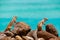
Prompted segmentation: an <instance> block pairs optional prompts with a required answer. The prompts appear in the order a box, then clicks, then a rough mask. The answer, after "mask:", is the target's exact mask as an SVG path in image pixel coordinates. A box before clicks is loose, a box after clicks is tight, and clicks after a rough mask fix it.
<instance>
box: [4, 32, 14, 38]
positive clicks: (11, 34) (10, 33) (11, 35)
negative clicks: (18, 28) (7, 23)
mask: <svg viewBox="0 0 60 40" xmlns="http://www.w3.org/2000/svg"><path fill="white" fill-rule="evenodd" d="M4 34H6V35H7V36H10V37H13V36H14V34H13V33H12V32H10V31H6V32H4Z"/></svg>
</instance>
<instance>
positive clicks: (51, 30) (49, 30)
mask: <svg viewBox="0 0 60 40" xmlns="http://www.w3.org/2000/svg"><path fill="white" fill-rule="evenodd" d="M46 31H47V32H49V33H51V34H53V35H55V36H57V37H58V33H57V30H56V29H55V27H54V26H53V25H52V24H48V25H46Z"/></svg>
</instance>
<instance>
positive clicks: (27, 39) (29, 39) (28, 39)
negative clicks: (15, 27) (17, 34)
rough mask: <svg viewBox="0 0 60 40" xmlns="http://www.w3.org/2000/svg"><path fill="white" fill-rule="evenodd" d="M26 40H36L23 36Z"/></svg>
mask: <svg viewBox="0 0 60 40" xmlns="http://www.w3.org/2000/svg"><path fill="white" fill-rule="evenodd" d="M22 37H23V39H24V40H34V39H33V38H32V37H29V36H22Z"/></svg>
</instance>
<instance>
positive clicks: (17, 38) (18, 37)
mask: <svg viewBox="0 0 60 40" xmlns="http://www.w3.org/2000/svg"><path fill="white" fill-rule="evenodd" d="M15 38H16V40H23V39H22V38H21V37H20V36H19V35H17V36H16V37H15Z"/></svg>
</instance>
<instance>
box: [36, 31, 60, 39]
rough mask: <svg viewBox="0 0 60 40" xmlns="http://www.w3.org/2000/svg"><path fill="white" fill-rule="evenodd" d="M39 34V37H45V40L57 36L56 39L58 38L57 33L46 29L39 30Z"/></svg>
mask: <svg viewBox="0 0 60 40" xmlns="http://www.w3.org/2000/svg"><path fill="white" fill-rule="evenodd" d="M37 36H38V38H44V39H45V40H48V39H50V38H56V39H58V38H57V37H56V36H55V35H53V34H50V33H49V32H46V31H39V32H38V33H37ZM58 40H59V39H58Z"/></svg>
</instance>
